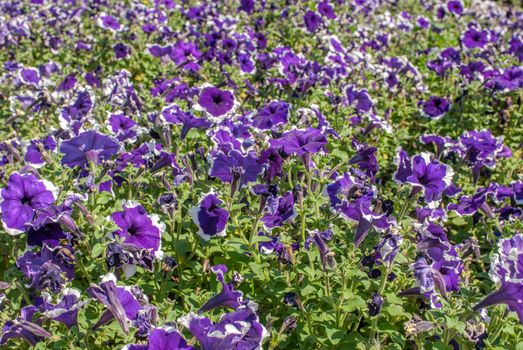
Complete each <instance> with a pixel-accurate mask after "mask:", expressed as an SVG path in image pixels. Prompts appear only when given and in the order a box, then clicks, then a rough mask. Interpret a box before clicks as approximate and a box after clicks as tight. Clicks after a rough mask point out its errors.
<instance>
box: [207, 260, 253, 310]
mask: <svg viewBox="0 0 523 350" xmlns="http://www.w3.org/2000/svg"><path fill="white" fill-rule="evenodd" d="M211 271H212V272H214V274H215V275H216V281H218V282H219V283H220V284H221V285H222V290H221V291H220V293H218V294H216V295H215V296H213V297H212V298H211V299H209V300H208V301H207V302H206V303H205V304H204V305H203V306H202V307H201V308H200V309H199V310H198V313H202V312H207V311H210V310H212V309H215V308H217V307H220V306H226V307H230V308H233V309H237V308H238V307H239V306H240V305H242V304H243V303H244V302H243V293H242V292H241V291H237V290H235V289H234V287H235V283H234V281H233V282H229V283H225V274H226V273H227V271H228V270H227V266H225V265H216V266H213V267H211Z"/></svg>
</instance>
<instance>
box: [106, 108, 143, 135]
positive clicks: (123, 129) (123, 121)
mask: <svg viewBox="0 0 523 350" xmlns="http://www.w3.org/2000/svg"><path fill="white" fill-rule="evenodd" d="M107 124H108V125H109V129H110V130H111V131H112V133H113V134H114V135H116V138H117V139H118V141H124V140H128V141H136V138H137V136H138V132H139V125H138V123H136V122H135V121H134V120H132V119H131V118H129V117H127V116H125V114H124V113H123V112H122V111H116V112H112V113H109V118H108V119H107Z"/></svg>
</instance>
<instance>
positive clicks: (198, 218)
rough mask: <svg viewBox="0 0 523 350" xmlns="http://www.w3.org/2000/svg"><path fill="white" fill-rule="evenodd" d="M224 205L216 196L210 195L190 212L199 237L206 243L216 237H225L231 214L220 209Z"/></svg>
mask: <svg viewBox="0 0 523 350" xmlns="http://www.w3.org/2000/svg"><path fill="white" fill-rule="evenodd" d="M222 204H223V202H222V201H221V200H220V199H218V197H216V195H215V194H213V193H210V194H208V195H206V196H204V197H203V199H202V200H201V202H200V204H199V205H198V206H197V207H193V208H192V209H191V211H190V214H191V217H192V220H193V222H194V223H195V224H196V225H197V226H198V229H199V230H198V235H199V236H200V237H202V238H203V239H204V240H206V241H208V240H209V239H211V238H212V237H215V236H217V237H224V236H225V228H226V226H227V220H229V212H228V211H227V210H225V209H223V208H221V207H220V205H222Z"/></svg>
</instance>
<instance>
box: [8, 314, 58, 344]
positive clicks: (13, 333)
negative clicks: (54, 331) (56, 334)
mask: <svg viewBox="0 0 523 350" xmlns="http://www.w3.org/2000/svg"><path fill="white" fill-rule="evenodd" d="M36 311H37V309H36V307H35V306H33V305H29V306H25V307H23V308H22V310H21V311H20V317H17V318H16V320H12V321H7V322H6V323H5V324H4V326H3V327H2V334H1V335H0V345H5V343H6V342H7V341H8V340H9V339H17V338H18V339H23V340H24V341H26V342H27V343H28V344H29V345H31V346H35V345H36V344H37V343H38V342H40V341H43V340H44V338H49V337H51V333H49V332H48V331H46V330H45V329H43V328H42V327H41V326H40V325H38V324H37V323H39V322H38V321H34V320H33V318H34V316H35V314H36ZM35 322H37V323H35Z"/></svg>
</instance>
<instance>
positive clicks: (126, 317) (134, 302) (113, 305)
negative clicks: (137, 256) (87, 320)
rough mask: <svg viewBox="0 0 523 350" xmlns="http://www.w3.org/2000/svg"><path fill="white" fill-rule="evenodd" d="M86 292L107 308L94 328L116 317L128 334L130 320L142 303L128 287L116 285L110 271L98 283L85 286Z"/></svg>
mask: <svg viewBox="0 0 523 350" xmlns="http://www.w3.org/2000/svg"><path fill="white" fill-rule="evenodd" d="M87 294H89V296H91V297H92V298H93V299H97V300H98V301H99V302H100V303H102V305H103V306H105V307H106V308H107V310H106V311H105V312H104V313H103V314H102V316H101V317H100V319H99V320H98V322H97V323H96V324H95V326H94V328H98V327H100V326H101V325H104V324H106V323H109V322H110V321H112V320H113V319H116V320H117V321H118V323H119V324H120V326H121V327H122V330H123V331H124V332H125V334H129V323H130V321H133V320H135V319H136V318H137V316H138V314H139V311H140V310H141V309H142V305H141V304H140V302H139V301H138V299H137V298H136V296H135V295H134V294H133V293H132V292H131V290H130V288H129V287H119V286H117V285H116V277H115V276H114V275H113V274H111V273H110V274H108V275H106V276H103V278H102V281H101V282H100V284H99V285H96V284H91V286H90V287H89V288H87Z"/></svg>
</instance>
